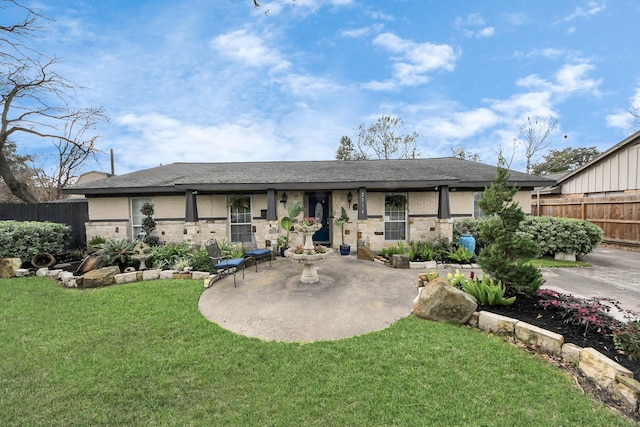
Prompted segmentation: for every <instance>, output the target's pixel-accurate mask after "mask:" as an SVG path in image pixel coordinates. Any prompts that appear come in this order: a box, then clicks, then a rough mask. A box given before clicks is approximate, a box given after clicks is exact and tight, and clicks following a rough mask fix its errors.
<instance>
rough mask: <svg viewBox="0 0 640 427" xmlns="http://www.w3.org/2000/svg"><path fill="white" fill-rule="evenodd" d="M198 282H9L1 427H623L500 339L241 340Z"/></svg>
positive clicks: (452, 330) (424, 331) (452, 332)
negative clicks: (202, 300) (75, 285)
mask: <svg viewBox="0 0 640 427" xmlns="http://www.w3.org/2000/svg"><path fill="white" fill-rule="evenodd" d="M201 292H202V283H201V282H199V281H197V282H196V281H188V280H182V281H181V280H171V281H153V282H139V283H134V284H128V285H120V286H112V287H108V288H102V289H96V290H85V291H80V290H65V289H62V288H60V287H59V286H58V285H57V284H56V283H54V282H53V281H50V280H48V279H44V278H24V279H9V280H0V304H1V305H0V307H1V309H0V425H2V426H5V427H6V426H27V425H28V426H53V425H55V426H77V425H83V426H84V425H90V426H107V425H110V426H115V425H117V426H163V425H171V426H214V425H224V426H229V425H260V426H301V425H305V426H306V425H319V426H333V425H336V426H342V425H345V426H346V425H349V426H371V425H398V426H426V425H443V426H466V425H469V426H514V425H515V426H517V425H526V426H528V427H529V426H551V425H552V426H560V425H562V426H583V425H589V426H624V425H633V424H632V423H631V422H629V421H627V420H625V419H623V418H621V417H619V416H617V415H615V414H613V413H612V412H611V411H610V410H608V409H607V408H604V407H603V406H601V405H599V404H597V403H595V402H594V401H592V400H590V399H589V398H588V397H586V396H584V395H582V394H580V392H579V391H578V390H577V388H576V387H575V385H574V384H573V382H572V381H571V379H570V378H569V377H568V376H567V375H565V374H563V373H562V372H561V371H559V370H557V369H556V368H554V367H552V366H550V365H548V364H546V363H544V362H542V361H540V360H538V359H536V357H535V356H532V355H530V354H527V353H525V352H523V351H521V350H519V349H517V348H515V347H513V346H511V345H508V344H506V343H504V342H503V341H502V340H501V339H499V338H497V337H490V336H486V335H484V334H482V333H480V332H478V331H476V330H473V329H469V328H464V327H459V326H454V325H449V324H439V323H432V322H427V321H423V320H419V319H416V318H414V317H408V318H406V319H403V320H401V321H399V322H397V323H396V324H394V325H392V326H391V327H389V328H387V329H385V330H383V331H378V332H374V333H371V334H367V335H363V336H360V337H354V338H350V339H344V340H339V341H326V342H317V343H308V344H297V343H276V342H263V341H260V340H257V339H252V338H246V337H242V336H238V335H235V334H233V333H231V332H228V331H226V330H224V329H222V328H220V327H218V326H217V325H215V324H213V323H210V322H209V321H207V320H206V319H204V318H203V317H202V316H201V315H200V313H199V312H198V309H197V303H198V298H199V296H200V293H201Z"/></svg>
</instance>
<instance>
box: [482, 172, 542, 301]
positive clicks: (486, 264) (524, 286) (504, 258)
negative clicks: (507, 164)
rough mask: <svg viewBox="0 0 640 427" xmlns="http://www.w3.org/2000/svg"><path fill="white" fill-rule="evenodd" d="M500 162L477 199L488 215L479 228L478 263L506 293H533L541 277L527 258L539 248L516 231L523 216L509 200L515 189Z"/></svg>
mask: <svg viewBox="0 0 640 427" xmlns="http://www.w3.org/2000/svg"><path fill="white" fill-rule="evenodd" d="M503 164H504V163H502V162H500V163H498V172H497V175H496V179H495V181H494V182H493V183H492V184H491V186H490V187H489V188H486V189H485V191H484V195H483V197H482V199H480V201H479V202H478V203H479V205H480V208H481V209H482V211H483V212H484V213H485V214H486V215H487V216H489V218H488V219H487V220H486V221H485V222H484V223H483V224H482V226H481V228H480V236H481V238H482V240H483V241H485V242H486V245H485V246H484V248H482V250H481V251H480V255H479V256H478V264H479V265H480V267H481V268H482V270H483V271H484V272H486V273H487V274H489V275H490V276H491V277H493V278H494V279H496V280H499V281H501V282H502V284H503V285H504V286H505V287H506V288H507V290H508V292H509V293H510V294H524V295H533V294H534V293H535V291H536V290H537V289H538V288H539V287H540V285H542V283H543V281H544V280H543V277H542V274H541V273H540V271H539V270H538V269H537V268H536V267H534V266H531V265H529V264H527V261H529V260H531V259H533V258H536V257H538V255H539V254H540V247H539V246H538V245H537V244H536V243H535V242H534V241H533V240H532V239H531V238H530V237H529V236H528V235H526V234H524V233H522V232H519V229H520V223H521V222H522V221H523V220H524V216H525V215H524V212H523V211H522V209H521V208H520V206H519V205H518V203H517V202H514V201H513V196H514V195H515V194H516V193H517V192H518V189H517V188H515V187H512V186H510V185H509V171H508V170H507V169H506V168H504V167H503Z"/></svg>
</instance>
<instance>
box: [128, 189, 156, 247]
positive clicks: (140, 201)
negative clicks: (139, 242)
mask: <svg viewBox="0 0 640 427" xmlns="http://www.w3.org/2000/svg"><path fill="white" fill-rule="evenodd" d="M145 203H153V199H152V198H151V197H132V198H131V236H132V238H133V239H136V238H137V237H138V234H140V232H141V231H142V220H143V219H144V218H145V215H144V214H143V213H142V212H140V209H142V206H143V205H144V204H145Z"/></svg>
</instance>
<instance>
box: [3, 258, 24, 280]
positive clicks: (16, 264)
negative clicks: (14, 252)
mask: <svg viewBox="0 0 640 427" xmlns="http://www.w3.org/2000/svg"><path fill="white" fill-rule="evenodd" d="M21 266H22V260H21V259H20V258H2V259H0V279H8V278H10V277H15V276H16V270H19V269H20V267H21Z"/></svg>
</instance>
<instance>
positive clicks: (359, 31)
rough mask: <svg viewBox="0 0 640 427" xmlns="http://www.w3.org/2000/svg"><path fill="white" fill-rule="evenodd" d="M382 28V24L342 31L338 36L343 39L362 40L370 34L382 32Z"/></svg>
mask: <svg viewBox="0 0 640 427" xmlns="http://www.w3.org/2000/svg"><path fill="white" fill-rule="evenodd" d="M383 28H384V26H383V25H382V24H376V25H370V26H368V27H361V28H355V29H353V30H342V31H341V32H340V34H341V35H342V36H343V37H352V38H358V39H359V38H363V37H366V36H368V35H370V34H372V33H378V32H380V31H382V29H383Z"/></svg>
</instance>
